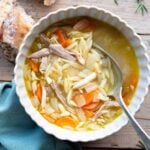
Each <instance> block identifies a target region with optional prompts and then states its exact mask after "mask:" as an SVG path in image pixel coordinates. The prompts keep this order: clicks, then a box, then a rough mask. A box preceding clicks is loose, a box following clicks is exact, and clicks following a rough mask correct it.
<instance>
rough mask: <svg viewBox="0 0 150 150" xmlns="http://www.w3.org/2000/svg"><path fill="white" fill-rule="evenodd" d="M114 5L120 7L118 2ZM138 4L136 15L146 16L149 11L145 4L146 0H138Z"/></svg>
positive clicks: (115, 0)
mask: <svg viewBox="0 0 150 150" xmlns="http://www.w3.org/2000/svg"><path fill="white" fill-rule="evenodd" d="M114 3H115V4H116V5H119V3H118V0H114ZM136 3H137V8H136V11H135V12H136V13H141V14H142V15H144V14H145V13H148V9H147V7H146V5H145V4H144V0H136Z"/></svg>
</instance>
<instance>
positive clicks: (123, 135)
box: [0, 0, 150, 150]
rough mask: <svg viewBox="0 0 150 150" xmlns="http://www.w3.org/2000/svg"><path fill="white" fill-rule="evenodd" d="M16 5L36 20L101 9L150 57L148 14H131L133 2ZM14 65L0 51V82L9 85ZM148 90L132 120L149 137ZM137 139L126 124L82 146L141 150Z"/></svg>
mask: <svg viewBox="0 0 150 150" xmlns="http://www.w3.org/2000/svg"><path fill="white" fill-rule="evenodd" d="M145 3H146V5H147V8H148V9H149V11H150V0H145ZM17 4H18V5H21V6H22V7H24V8H25V10H26V11H27V13H28V14H30V15H31V16H32V17H33V18H34V19H36V20H38V19H39V18H41V17H42V16H44V15H46V14H47V13H48V12H51V11H55V10H57V9H59V8H65V7H67V6H77V5H89V6H90V5H94V6H98V7H101V8H105V9H107V10H109V11H111V12H113V13H115V14H117V15H119V16H120V17H121V18H122V19H124V20H125V21H127V22H128V24H129V25H131V26H132V27H133V28H134V29H135V31H136V32H137V33H138V34H139V35H140V36H141V38H142V39H143V42H144V43H145V45H146V47H147V52H148V54H149V56H150V13H148V14H146V15H144V16H141V15H140V14H136V13H135V9H136V7H137V5H136V3H135V1H134V0H132V1H131V0H124V1H119V6H116V5H115V4H114V1H113V0H75V1H74V0H57V2H56V3H55V4H54V5H53V6H52V7H45V6H43V5H42V1H41V0H32V1H31V0H18V2H17ZM13 68H14V64H12V63H10V62H8V61H7V60H6V59H5V58H4V57H3V54H2V52H1V50H0V81H1V82H3V81H10V80H12V79H13ZM149 100H150V88H149V93H148V95H147V96H146V97H145V101H144V103H143V104H142V106H141V108H140V110H139V111H138V112H137V113H136V118H137V120H138V121H139V122H140V124H141V125H142V127H143V128H144V129H145V130H146V131H147V133H148V134H149V135H150V102H149ZM138 144H139V138H138V136H137V135H136V133H135V131H134V129H133V128H132V126H131V125H130V123H128V125H127V126H125V127H124V128H123V129H121V130H120V131H119V132H117V133H115V134H113V135H112V136H109V137H107V138H105V139H103V140H97V141H94V142H87V143H82V146H83V148H84V149H89V150H92V149H95V150H96V149H109V148H110V149H112V148H115V149H141V148H140V147H139V146H138Z"/></svg>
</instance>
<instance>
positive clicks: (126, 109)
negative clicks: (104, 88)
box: [119, 88, 150, 150]
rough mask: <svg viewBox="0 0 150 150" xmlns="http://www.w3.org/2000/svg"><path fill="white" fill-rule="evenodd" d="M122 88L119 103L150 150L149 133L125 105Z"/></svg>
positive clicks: (147, 149)
mask: <svg viewBox="0 0 150 150" xmlns="http://www.w3.org/2000/svg"><path fill="white" fill-rule="evenodd" d="M121 93H122V88H120V92H119V103H120V106H121V107H122V109H123V110H124V112H125V114H126V115H127V117H128V119H129V120H130V122H131V124H132V126H133V127H134V129H135V131H136V132H137V134H138V136H139V137H140V139H141V140H142V142H143V144H144V146H145V148H146V150H150V137H149V136H148V135H147V133H146V132H145V131H144V130H143V129H142V127H141V126H140V124H139V123H138V122H137V121H136V119H135V118H134V116H133V115H132V114H131V113H130V112H129V110H128V108H127V106H126V105H125V103H124V101H123V98H122V94H121Z"/></svg>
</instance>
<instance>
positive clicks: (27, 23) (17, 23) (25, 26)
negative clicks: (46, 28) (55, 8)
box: [0, 0, 55, 62]
mask: <svg viewBox="0 0 150 150" xmlns="http://www.w3.org/2000/svg"><path fill="white" fill-rule="evenodd" d="M43 1H44V5H46V6H50V5H52V4H53V3H55V0H43ZM16 4H17V1H16V0H0V50H2V51H3V53H4V56H5V57H6V58H7V59H8V60H9V61H11V62H14V61H15V56H16V54H17V52H18V48H19V46H20V43H21V41H22V39H23V37H24V36H25V34H26V33H27V32H28V31H29V29H30V28H31V27H32V25H33V24H34V22H35V21H34V20H33V19H32V18H31V17H30V16H29V15H28V14H27V13H26V12H25V10H24V9H23V8H22V7H21V6H16Z"/></svg>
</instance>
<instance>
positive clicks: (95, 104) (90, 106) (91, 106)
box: [82, 101, 103, 111]
mask: <svg viewBox="0 0 150 150" xmlns="http://www.w3.org/2000/svg"><path fill="white" fill-rule="evenodd" d="M102 104H103V102H100V101H99V102H93V103H91V104H88V105H85V106H83V107H82V108H83V109H86V110H92V111H96V110H97V109H98V108H99V107H101V106H102Z"/></svg>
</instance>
